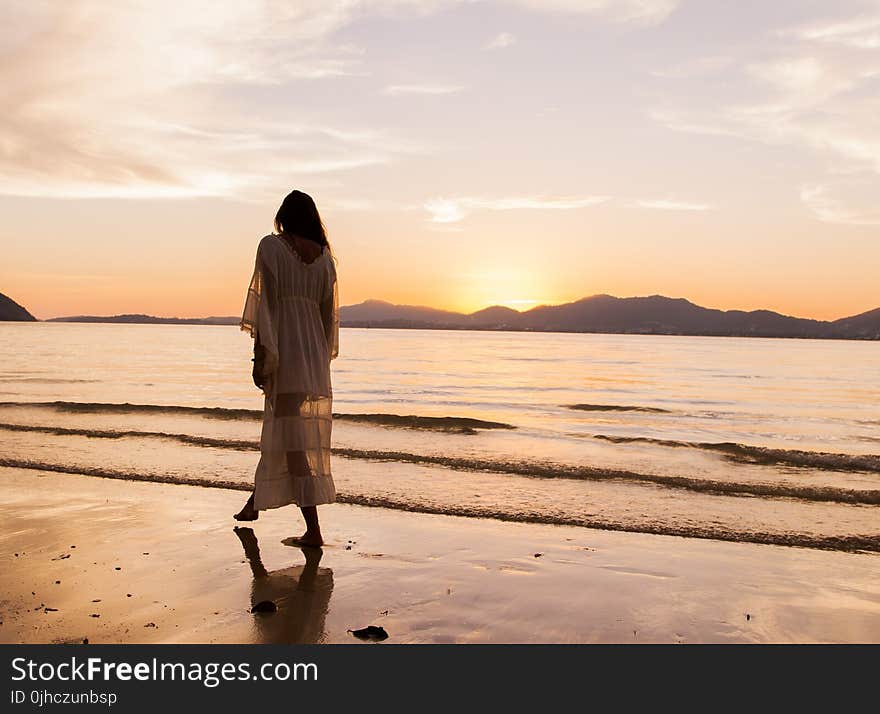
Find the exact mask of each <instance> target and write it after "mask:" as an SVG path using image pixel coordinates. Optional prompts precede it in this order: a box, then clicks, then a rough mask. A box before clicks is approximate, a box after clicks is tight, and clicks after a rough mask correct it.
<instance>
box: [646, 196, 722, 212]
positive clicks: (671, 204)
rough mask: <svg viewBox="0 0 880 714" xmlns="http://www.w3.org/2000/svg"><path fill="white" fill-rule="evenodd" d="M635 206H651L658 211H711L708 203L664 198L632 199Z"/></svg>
mask: <svg viewBox="0 0 880 714" xmlns="http://www.w3.org/2000/svg"><path fill="white" fill-rule="evenodd" d="M631 205H633V206H636V207H637V208H651V209H655V210H658V211H711V210H712V209H713V208H714V206H713V205H712V204H710V203H694V202H690V201H668V200H665V199H641V200H637V201H633V202H632V204H631Z"/></svg>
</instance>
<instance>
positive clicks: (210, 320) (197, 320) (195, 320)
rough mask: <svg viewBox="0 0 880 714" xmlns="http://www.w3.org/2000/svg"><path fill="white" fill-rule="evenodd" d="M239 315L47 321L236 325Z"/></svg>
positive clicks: (88, 317) (91, 317)
mask: <svg viewBox="0 0 880 714" xmlns="http://www.w3.org/2000/svg"><path fill="white" fill-rule="evenodd" d="M240 321H241V318H240V317H153V316H152V315H111V316H106V317H101V316H97V315H75V316H73V317H53V318H51V319H49V320H47V322H111V323H122V324H127V325H237V324H238V323H239V322H240Z"/></svg>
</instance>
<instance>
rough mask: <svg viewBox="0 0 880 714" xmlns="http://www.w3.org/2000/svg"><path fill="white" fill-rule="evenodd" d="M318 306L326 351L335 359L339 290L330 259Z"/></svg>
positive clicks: (337, 342) (336, 355)
mask: <svg viewBox="0 0 880 714" xmlns="http://www.w3.org/2000/svg"><path fill="white" fill-rule="evenodd" d="M320 308H321V322H322V323H323V325H324V337H325V338H326V339H327V352H328V353H329V355H330V359H336V357H338V356H339V291H338V288H337V285H336V266H335V265H333V261H332V259H331V261H330V267H329V269H328V271H327V286H326V289H325V291H324V299H323V300H322V301H321V305H320Z"/></svg>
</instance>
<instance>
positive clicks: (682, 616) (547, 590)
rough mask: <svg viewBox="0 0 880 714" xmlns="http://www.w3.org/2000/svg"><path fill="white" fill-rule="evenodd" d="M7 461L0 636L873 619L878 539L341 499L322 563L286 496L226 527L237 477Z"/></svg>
mask: <svg viewBox="0 0 880 714" xmlns="http://www.w3.org/2000/svg"><path fill="white" fill-rule="evenodd" d="M0 471H2V479H3V483H4V485H5V487H4V488H3V489H2V491H0V516H2V518H3V521H4V524H5V526H4V529H3V536H2V540H3V548H2V556H0V557H2V560H3V565H2V569H0V572H2V576H0V577H2V584H0V591H2V617H0V619H2V625H0V641H2V642H4V643H15V642H31V643H62V642H82V641H84V640H86V639H87V640H88V642H89V643H94V644H99V643H159V642H161V643H256V642H327V643H340V642H342V643H345V642H358V641H359V640H357V639H356V638H355V637H354V636H353V635H352V634H350V633H349V632H348V631H349V630H354V629H358V628H363V627H365V626H367V625H375V626H381V627H383V628H384V629H385V630H386V631H387V633H388V635H389V637H388V639H387V640H386V642H385V643H386V644H391V643H545V642H549V643H589V642H596V643H600V642H606V643H608V642H618V643H629V642H634V643H682V644H684V643H698V642H717V643H767V642H775V643H784V642H876V641H877V640H878V639H880V580H878V578H877V577H876V573H877V562H878V561H877V556H876V555H875V554H870V553H845V552H833V551H822V550H815V549H808V548H793V547H783V546H772V545H759V544H754V543H728V542H721V541H714V540H700V539H690V538H680V537H674V536H657V535H647V534H640V533H624V532H608V531H598V530H592V529H586V528H580V527H569V526H556V525H544V524H531V523H504V522H499V521H496V520H491V519H479V518H460V517H455V516H445V515H428V514H420V513H408V512H402V511H394V510H389V509H384V508H371V507H365V506H356V505H346V504H335V505H332V506H327V507H324V508H322V517H323V519H324V524H325V530H326V533H325V535H326V537H327V540H328V543H327V545H326V546H325V548H324V549H323V550H322V553H321V554H320V562H318V563H315V562H314V561H315V559H316V554H314V553H311V554H309V559H307V558H306V555H305V554H304V551H303V550H301V549H298V548H294V547H290V546H286V545H284V544H283V543H282V541H283V540H284V539H285V538H287V537H289V536H291V535H298V534H299V532H300V530H301V522H300V520H299V515H298V513H297V512H296V510H295V509H293V508H286V509H281V510H276V511H269V512H265V513H264V514H263V515H262V516H261V518H260V519H259V521H257V522H256V523H254V524H251V525H252V529H242V530H239V531H236V530H235V526H236V525H237V524H236V523H235V521H234V520H233V519H232V518H231V514H232V513H234V512H235V511H236V510H237V509H238V508H239V507H240V505H241V500H242V494H241V492H236V491H233V490H226V489H219V488H203V487H197V486H186V485H177V484H159V483H133V482H125V481H118V480H112V479H102V478H94V477H89V476H79V475H72V474H58V473H45V472H39V471H34V470H16V469H0ZM257 552H258V553H259V556H258V557H257ZM309 560H311V562H309ZM262 601H272V602H274V603H275V604H276V607H277V611H276V612H273V613H265V614H259V613H258V614H252V613H251V608H252V607H253V605H255V604H256V602H262ZM96 616H97V617H96Z"/></svg>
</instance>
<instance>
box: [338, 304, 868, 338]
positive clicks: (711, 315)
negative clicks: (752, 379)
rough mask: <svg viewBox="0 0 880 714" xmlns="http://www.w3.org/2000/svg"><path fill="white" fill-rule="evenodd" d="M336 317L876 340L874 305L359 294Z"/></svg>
mask: <svg viewBox="0 0 880 714" xmlns="http://www.w3.org/2000/svg"><path fill="white" fill-rule="evenodd" d="M339 317H340V323H341V324H342V326H343V327H397V328H407V327H408V328H422V329H454V330H468V329H471V330H527V331H534V332H599V333H624V334H640V335H705V336H737V337H805V338H836V339H860V340H878V339H880V308H878V309H877V310H872V311H870V312H866V313H863V314H861V315H855V316H853V317H847V318H843V319H840V320H836V321H834V322H825V321H822V320H807V319H803V318H798V317H790V316H788V315H780V314H779V313H776V312H771V311H770V310H753V311H751V312H746V311H743V310H714V309H710V308H705V307H700V306H699V305H695V304H694V303H692V302H689V301H688V300H684V299H682V298H668V297H664V296H662V295H652V296H650V297H632V298H617V297H613V296H611V295H593V296H592V297H587V298H583V299H581V300H577V301H575V302H570V303H566V304H564V305H541V306H539V307H535V308H533V309H531V310H527V311H526V312H518V311H516V310H512V309H510V308H507V307H502V306H494V307H489V308H486V309H484V310H480V311H478V312H474V313H470V314H463V313H458V312H449V311H445V310H435V309H433V308H428V307H413V306H411V305H393V304H391V303H388V302H382V301H380V300H367V301H366V302H363V303H360V304H358V305H350V306H347V307H343V308H341V309H340V311H339Z"/></svg>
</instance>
